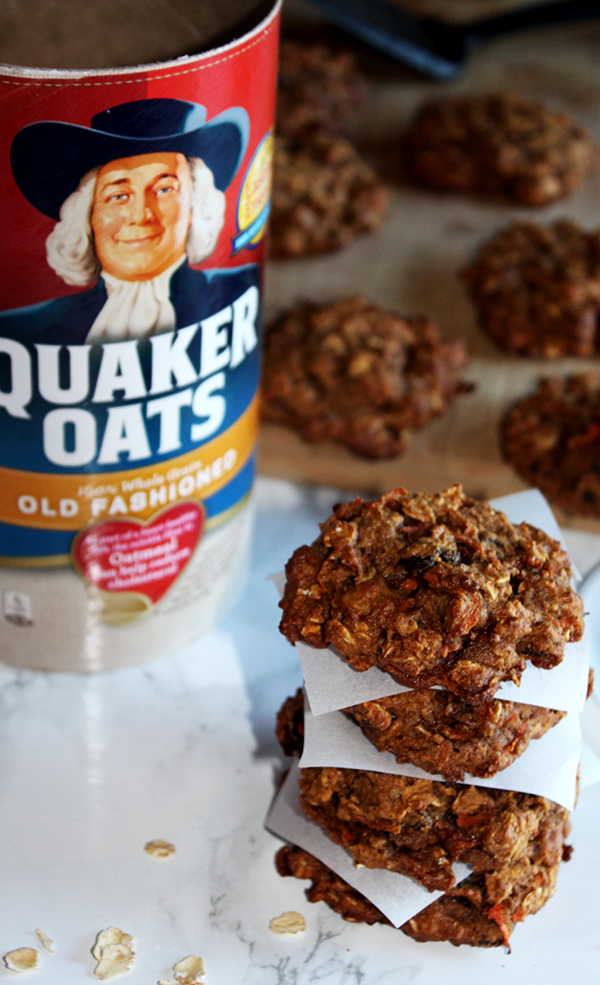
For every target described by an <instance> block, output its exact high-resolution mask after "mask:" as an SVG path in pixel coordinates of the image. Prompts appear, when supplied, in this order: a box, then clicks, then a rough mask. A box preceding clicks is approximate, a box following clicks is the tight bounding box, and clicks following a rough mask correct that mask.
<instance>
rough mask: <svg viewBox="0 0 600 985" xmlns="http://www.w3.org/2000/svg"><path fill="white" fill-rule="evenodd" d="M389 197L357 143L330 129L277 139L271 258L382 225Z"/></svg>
mask: <svg viewBox="0 0 600 985" xmlns="http://www.w3.org/2000/svg"><path fill="white" fill-rule="evenodd" d="M387 202H388V195H387V192H386V190H385V188H384V187H383V185H382V183H381V181H380V180H379V178H378V177H377V175H376V174H375V172H374V171H372V170H371V168H370V167H369V166H368V164H365V162H364V161H363V160H362V158H361V157H360V156H359V154H358V152H357V151H356V150H355V149H354V147H353V146H352V144H351V143H350V142H349V141H348V140H345V139H344V138H343V137H339V136H336V135H335V134H332V133H330V132H328V131H327V130H324V129H318V130H309V131H305V132H303V133H300V134H296V135H295V136H292V137H283V136H279V137H276V140H275V160H274V163H273V200H272V210H271V256H273V257H298V256H306V255H308V254H313V253H327V252H329V251H330V250H340V249H342V248H343V247H345V246H347V245H348V244H349V243H350V242H351V241H352V240H353V239H354V238H355V237H356V236H358V235H360V234H361V233H368V232H373V231H374V230H376V229H379V227H380V225H381V223H382V222H383V219H384V216H385V213H386V210H387Z"/></svg>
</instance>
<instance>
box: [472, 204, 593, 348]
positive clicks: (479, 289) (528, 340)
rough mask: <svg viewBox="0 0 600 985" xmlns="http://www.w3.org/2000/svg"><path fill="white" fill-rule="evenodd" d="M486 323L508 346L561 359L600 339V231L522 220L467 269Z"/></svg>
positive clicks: (497, 237)
mask: <svg viewBox="0 0 600 985" xmlns="http://www.w3.org/2000/svg"><path fill="white" fill-rule="evenodd" d="M463 277H464V280H465V281H466V283H467V286H468V288H469V291H470V293H471V296H472V298H473V301H474V302H475V305H476V307H477V310H478V312H479V321H480V324H481V327H482V328H483V330H484V331H485V332H487V334H488V335H491V337H492V338H493V339H494V341H495V342H497V343H498V345H500V346H502V348H503V349H508V350H509V351H510V352H517V353H519V354H521V355H525V356H536V357H543V358H545V359H558V358H559V357H562V356H591V355H593V354H594V353H595V352H596V350H597V347H598V327H597V325H598V314H599V313H600V233H599V232H591V233H588V232H585V231H584V230H583V229H580V228H579V226H577V225H576V224H575V223H574V222H570V221H569V220H567V219H562V220H561V221H559V222H555V223H554V225H553V226H550V227H545V226H540V225H538V224H537V223H534V222H515V223H513V224H512V225H510V226H508V227H507V228H506V229H503V230H501V232H499V233H497V234H496V235H495V236H493V237H492V238H491V239H490V240H488V242H487V243H484V245H483V246H482V248H481V250H480V251H479V255H478V256H477V257H476V259H475V260H474V262H473V263H472V264H471V266H470V267H468V268H467V269H466V270H464V271H463Z"/></svg>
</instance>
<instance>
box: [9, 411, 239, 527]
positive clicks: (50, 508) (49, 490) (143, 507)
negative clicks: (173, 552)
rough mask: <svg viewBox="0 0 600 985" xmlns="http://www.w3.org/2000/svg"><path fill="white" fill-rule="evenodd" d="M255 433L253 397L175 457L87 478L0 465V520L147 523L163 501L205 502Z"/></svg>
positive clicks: (228, 474) (228, 477) (51, 523)
mask: <svg viewBox="0 0 600 985" xmlns="http://www.w3.org/2000/svg"><path fill="white" fill-rule="evenodd" d="M257 433H258V397H255V398H254V399H253V401H252V403H251V404H250V406H249V407H248V408H247V410H245V411H244V413H243V414H242V416H241V417H239V418H238V420H237V421H236V422H235V424H232V425H231V427H230V428H228V429H227V431H224V432H223V434H220V435H219V436H218V437H217V438H214V439H213V440H212V441H208V442H207V443H206V444H205V445H202V447H200V448H196V449H194V450H193V451H190V452H186V454H185V455H180V456H179V457H178V458H171V459H169V460H168V461H166V462H158V463H154V464H153V465H148V466H144V467H142V468H134V469H127V470H125V471H121V472H102V473H96V474H92V475H90V474H89V473H81V474H75V475H56V474H55V473H51V472H25V471H22V470H20V469H9V468H4V467H2V466H0V521H2V522H4V523H12V524H16V525H17V526H20V527H35V528H37V529H42V530H80V529H81V528H82V527H84V526H85V525H86V524H87V523H90V522H91V521H94V520H104V519H106V518H107V517H120V516H121V517H122V516H132V517H137V518H138V519H139V520H147V519H149V518H150V517H151V516H153V514H154V513H156V512H157V511H158V510H160V509H161V508H163V507H164V506H165V505H167V504H168V503H173V502H177V501H178V500H180V499H190V498H191V497H196V498H200V499H206V498H208V497H209V496H212V495H213V494H214V493H216V492H218V491H219V489H222V488H223V487H224V486H226V485H227V483H228V482H231V480H232V479H233V477H234V476H235V475H237V473H238V472H239V471H240V470H241V468H242V467H243V466H244V465H245V464H246V462H247V461H248V459H249V458H250V456H251V454H252V451H253V448H254V445H255V442H256V436H257Z"/></svg>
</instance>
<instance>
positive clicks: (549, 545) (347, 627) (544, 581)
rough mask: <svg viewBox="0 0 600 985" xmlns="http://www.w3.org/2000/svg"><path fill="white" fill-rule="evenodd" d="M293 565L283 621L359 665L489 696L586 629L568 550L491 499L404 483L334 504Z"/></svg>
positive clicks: (548, 661) (288, 632)
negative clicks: (369, 497)
mask: <svg viewBox="0 0 600 985" xmlns="http://www.w3.org/2000/svg"><path fill="white" fill-rule="evenodd" d="M321 531H322V532H321V535H320V537H318V538H317V540H316V541H315V542H314V543H313V544H312V545H310V546H308V545H305V546H303V547H299V548H298V549H297V550H296V551H295V552H294V554H293V555H292V557H291V559H290V560H289V561H288V563H287V565H286V585H285V592H284V596H283V599H282V601H281V602H280V603H279V604H280V606H281V608H282V609H283V617H282V620H281V624H280V627H279V628H280V630H281V632H282V633H283V634H284V636H286V637H287V638H288V640H290V641H291V642H292V643H295V642H298V641H300V642H304V643H307V644H309V645H311V646H314V647H317V648H320V649H322V648H325V647H328V646H333V647H335V648H336V650H337V651H338V653H339V654H340V655H341V656H342V657H343V659H344V660H346V662H347V663H349V664H350V665H351V666H352V667H354V669H355V670H358V671H363V670H367V669H368V668H369V667H373V666H378V667H381V668H382V669H383V670H386V671H387V672H389V673H391V674H392V675H393V676H394V677H395V678H396V679H397V680H398V681H399V682H400V683H401V684H404V685H406V686H408V687H413V688H414V687H417V688H422V687H433V686H436V685H439V686H441V687H443V688H444V689H446V690H448V691H451V692H452V693H453V694H457V695H458V696H459V697H463V698H466V699H468V700H470V701H472V702H484V701H490V700H491V699H492V698H493V696H494V694H495V692H496V690H497V689H498V686H499V684H500V683H501V682H502V681H505V680H512V681H515V682H516V683H518V682H519V681H520V679H521V675H522V673H523V671H524V669H525V667H526V661H527V660H531V662H532V663H533V664H534V665H535V666H536V667H544V668H546V669H550V668H552V667H555V666H557V665H558V664H559V663H560V662H561V661H562V659H563V655H564V648H565V643H566V642H568V641H573V640H579V639H581V637H582V634H583V603H582V601H581V599H580V598H579V596H578V595H577V594H576V593H575V592H574V591H573V589H572V588H571V584H570V580H571V569H570V566H569V560H568V557H567V554H566V552H565V551H564V550H563V548H562V547H561V545H560V544H559V543H558V542H557V541H555V540H552V538H551V537H548V536H547V534H545V533H543V532H542V531H541V530H537V529H536V528H535V527H532V526H530V525H529V524H527V523H521V524H519V525H518V526H515V525H513V524H512V523H510V522H509V521H508V520H507V518H506V517H505V516H504V514H503V513H501V512H500V511H498V510H494V509H493V508H492V507H491V506H490V505H489V503H486V502H485V501H479V500H475V499H471V498H470V497H469V496H465V495H464V493H463V491H462V488H461V487H460V486H453V487H452V488H450V489H447V490H446V491H445V492H441V493H436V494H431V493H412V494H411V493H407V492H406V490H404V489H396V490H394V491H393V492H390V493H387V494H386V495H385V496H382V497H381V499H379V500H377V501H375V502H371V503H369V502H364V501H363V500H362V499H359V498H357V499H355V500H354V501H353V502H351V503H348V504H345V505H341V506H337V507H336V508H335V510H334V513H333V514H332V516H330V517H329V518H328V519H327V520H326V521H325V522H324V523H323V524H321Z"/></svg>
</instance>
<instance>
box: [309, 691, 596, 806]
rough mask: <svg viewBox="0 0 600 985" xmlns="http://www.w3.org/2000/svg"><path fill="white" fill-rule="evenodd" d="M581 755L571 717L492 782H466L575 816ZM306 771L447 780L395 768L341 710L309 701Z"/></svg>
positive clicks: (403, 767) (409, 768) (386, 754)
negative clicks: (540, 800)
mask: <svg viewBox="0 0 600 985" xmlns="http://www.w3.org/2000/svg"><path fill="white" fill-rule="evenodd" d="M580 752H581V730H580V725H579V716H578V715H575V714H568V715H567V716H566V718H563V719H562V721H560V722H559V723H558V725H555V726H554V728H551V729H549V731H548V732H547V733H546V735H544V736H542V738H541V739H534V740H533V741H532V742H530V743H529V746H528V748H527V749H526V750H525V752H524V753H523V755H522V756H519V758H518V759H517V760H515V762H514V763H513V764H512V765H511V766H509V767H507V769H505V770H502V771H501V772H500V773H496V775H495V776H492V777H490V778H489V779H487V780H486V779H481V778H480V777H476V778H475V777H471V776H468V775H467V776H465V780H464V782H465V783H469V784H470V783H474V784H476V785H477V786H481V787H492V788H496V789H499V790H518V791H521V792H522V793H531V794H537V795H538V796H539V797H548V798H549V799H550V800H554V801H556V803H557V804H561V805H562V806H563V807H566V809H567V810H568V811H572V810H573V807H574V806H575V789H576V782H577V769H578V766H579V760H580ZM300 765H301V766H302V767H310V766H335V767H338V768H339V769H356V770H373V771H374V772H375V773H394V774H396V775H397V776H415V777H421V778H423V779H428V780H441V781H442V782H443V781H444V778H443V776H440V775H439V774H435V775H434V774H432V773H426V772H425V771H424V770H421V769H419V767H418V766H413V765H412V764H411V763H397V762H396V757H395V756H394V755H393V753H391V752H379V750H378V749H376V748H375V746H374V745H372V744H371V742H369V740H368V739H367V738H366V736H365V735H364V734H363V732H362V730H361V729H360V728H359V726H358V725H357V724H356V723H355V722H354V721H352V720H351V719H350V718H348V717H347V716H346V715H344V714H343V712H341V711H333V712H330V713H329V714H328V715H318V716H315V715H312V714H311V711H310V708H308V707H307V703H306V701H305V707H304V750H303V753H302V758H301V760H300Z"/></svg>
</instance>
